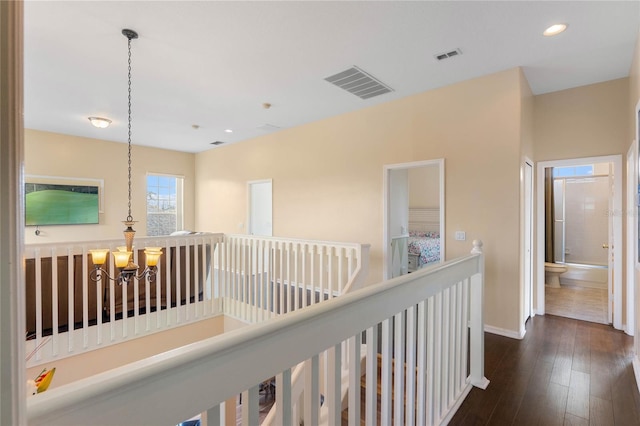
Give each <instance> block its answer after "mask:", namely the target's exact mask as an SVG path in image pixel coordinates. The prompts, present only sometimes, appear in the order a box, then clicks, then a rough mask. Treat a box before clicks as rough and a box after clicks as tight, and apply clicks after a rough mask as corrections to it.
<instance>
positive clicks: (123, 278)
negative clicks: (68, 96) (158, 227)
mask: <svg viewBox="0 0 640 426" xmlns="http://www.w3.org/2000/svg"><path fill="white" fill-rule="evenodd" d="M122 34H123V35H124V36H125V37H126V38H127V46H128V88H127V89H128V99H127V100H128V114H127V116H128V138H127V143H128V154H127V160H128V175H127V182H128V214H127V218H126V220H124V221H123V222H122V223H123V224H124V225H125V226H126V228H125V230H124V240H125V245H124V246H122V247H118V250H117V251H114V252H113V257H114V262H115V265H116V268H118V275H116V276H115V277H111V276H110V275H109V273H108V272H107V271H106V269H105V268H104V265H105V263H106V262H107V257H108V255H109V249H96V250H89V253H91V260H92V262H93V265H94V269H93V270H92V271H91V274H90V277H91V279H92V280H93V281H96V282H97V281H99V280H101V279H102V276H103V275H104V276H105V277H107V278H108V279H110V280H112V281H116V282H117V283H118V284H124V283H128V282H130V281H131V280H132V279H136V280H141V279H143V278H145V277H146V278H149V279H151V278H153V277H154V276H155V274H156V270H157V265H158V260H159V259H160V256H161V255H162V248H161V247H145V250H144V254H145V259H146V267H145V268H144V270H143V271H142V272H141V273H138V270H139V269H140V267H139V266H138V265H136V264H135V263H134V261H133V237H134V236H135V234H136V231H135V230H134V229H133V225H135V224H136V221H135V220H133V216H131V40H134V39H137V38H138V33H137V32H135V31H133V30H128V29H124V30H122Z"/></svg>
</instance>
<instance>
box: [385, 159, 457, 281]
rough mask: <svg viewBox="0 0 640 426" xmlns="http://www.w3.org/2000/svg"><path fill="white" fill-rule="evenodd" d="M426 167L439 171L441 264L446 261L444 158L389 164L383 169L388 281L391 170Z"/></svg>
mask: <svg viewBox="0 0 640 426" xmlns="http://www.w3.org/2000/svg"><path fill="white" fill-rule="evenodd" d="M425 166H438V171H439V177H438V178H439V179H440V182H439V184H440V188H439V191H440V194H439V196H440V201H439V202H440V262H441V263H442V262H444V259H445V240H446V238H445V237H446V234H445V232H444V230H445V226H444V220H445V212H444V211H445V205H444V200H445V197H444V190H445V185H444V158H440V159H437V160H424V161H413V162H410V163H399V164H387V165H385V166H384V168H383V177H382V191H383V192H382V193H383V195H382V228H383V237H382V259H383V261H382V279H383V280H387V279H389V278H390V276H389V274H390V269H391V268H389V259H390V257H391V252H390V250H389V248H390V245H391V240H390V236H389V209H390V205H389V190H390V187H389V186H390V185H389V179H390V178H391V170H398V169H413V168H417V167H425Z"/></svg>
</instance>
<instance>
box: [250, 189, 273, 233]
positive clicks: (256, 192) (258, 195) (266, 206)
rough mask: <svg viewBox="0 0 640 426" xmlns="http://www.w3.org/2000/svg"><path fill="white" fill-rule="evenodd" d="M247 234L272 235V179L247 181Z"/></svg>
mask: <svg viewBox="0 0 640 426" xmlns="http://www.w3.org/2000/svg"><path fill="white" fill-rule="evenodd" d="M247 188H248V191H247V193H248V197H249V199H248V203H247V204H248V212H247V216H248V217H247V232H248V234H249V235H260V236H264V237H271V236H273V195H272V194H273V189H272V188H273V181H272V180H271V179H265V180H256V181H250V182H247Z"/></svg>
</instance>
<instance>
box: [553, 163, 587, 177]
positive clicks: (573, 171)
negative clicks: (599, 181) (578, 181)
mask: <svg viewBox="0 0 640 426" xmlns="http://www.w3.org/2000/svg"><path fill="white" fill-rule="evenodd" d="M568 176H593V164H588V165H584V166H568V167H554V168H553V177H568Z"/></svg>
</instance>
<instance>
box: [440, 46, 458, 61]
mask: <svg viewBox="0 0 640 426" xmlns="http://www.w3.org/2000/svg"><path fill="white" fill-rule="evenodd" d="M459 55H462V50H460V49H455V50H452V51H450V52H445V53H438V54H437V55H433V56H434V57H435V58H436V59H437V60H439V61H442V60H443V59H449V58H453V57H454V56H459Z"/></svg>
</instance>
